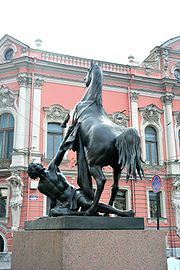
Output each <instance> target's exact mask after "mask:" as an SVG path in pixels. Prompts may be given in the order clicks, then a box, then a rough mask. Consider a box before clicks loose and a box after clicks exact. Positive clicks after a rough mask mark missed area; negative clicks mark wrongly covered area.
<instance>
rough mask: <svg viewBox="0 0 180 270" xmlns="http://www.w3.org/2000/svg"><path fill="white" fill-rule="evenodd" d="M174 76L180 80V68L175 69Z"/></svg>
mask: <svg viewBox="0 0 180 270" xmlns="http://www.w3.org/2000/svg"><path fill="white" fill-rule="evenodd" d="M174 76H175V77H176V79H178V80H180V69H175V71H174Z"/></svg>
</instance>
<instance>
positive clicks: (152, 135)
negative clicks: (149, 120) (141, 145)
mask: <svg viewBox="0 0 180 270" xmlns="http://www.w3.org/2000/svg"><path fill="white" fill-rule="evenodd" d="M145 144H146V163H147V164H152V165H153V164H158V148H157V132H156V130H155V129H154V128H153V127H151V126H147V127H146V128H145Z"/></svg>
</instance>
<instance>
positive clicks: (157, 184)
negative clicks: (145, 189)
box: [152, 175, 161, 193]
mask: <svg viewBox="0 0 180 270" xmlns="http://www.w3.org/2000/svg"><path fill="white" fill-rule="evenodd" d="M160 189H161V178H160V176H159V175H155V176H153V178H152V190H153V192H155V193H157V192H159V191H160Z"/></svg>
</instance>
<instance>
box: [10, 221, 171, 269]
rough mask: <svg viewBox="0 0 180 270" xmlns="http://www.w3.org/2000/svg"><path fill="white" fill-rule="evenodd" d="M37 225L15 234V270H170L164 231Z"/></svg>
mask: <svg viewBox="0 0 180 270" xmlns="http://www.w3.org/2000/svg"><path fill="white" fill-rule="evenodd" d="M84 218H86V217H84ZM60 220H61V222H62V220H65V219H59V221H60ZM98 220H99V222H102V219H101V218H100V219H99V218H97V222H98ZM44 221H45V220H42V221H41V222H43V223H44ZM54 221H55V220H54ZM66 221H67V219H66ZM69 221H70V220H69ZM74 221H75V220H74ZM87 221H89V219H87ZM120 221H121V219H119V222H120ZM56 222H57V220H56ZM61 222H60V223H61ZM72 222H73V220H72ZM116 222H117V220H116ZM123 222H124V218H123ZM49 225H50V223H49ZM31 226H32V223H31ZM68 226H69V225H68ZM35 227H36V229H33V230H29V229H30V225H27V224H26V229H27V230H28V231H21V232H20V231H19V232H15V233H14V237H13V255H12V270H20V269H21V270H79V269H82V270H95V269H99V270H110V269H112V270H166V269H167V265H166V248H165V234H164V233H163V232H160V231H144V230H142V229H135V230H133V229H129V230H124V229H120V230H118V229H117V228H116V229H98V228H97V229H94V230H92V229H91V230H90V229H77V228H76V229H70V228H68V229H67V228H65V227H67V226H65V225H63V226H60V227H64V228H61V229H57V226H54V227H53V228H54V229H50V228H48V230H47V229H42V227H43V225H41V226H40V225H37V222H36V225H35ZM40 227H41V229H40ZM48 227H49V226H48ZM69 227H70V226H69ZM77 227H78V226H77Z"/></svg>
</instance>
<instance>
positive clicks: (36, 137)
mask: <svg viewBox="0 0 180 270" xmlns="http://www.w3.org/2000/svg"><path fill="white" fill-rule="evenodd" d="M42 83H43V81H42V80H40V79H39V78H36V79H35V80H34V95H33V106H32V134H31V136H32V140H31V141H32V152H31V158H32V159H33V160H35V162H41V161H40V117H41V86H42Z"/></svg>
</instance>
